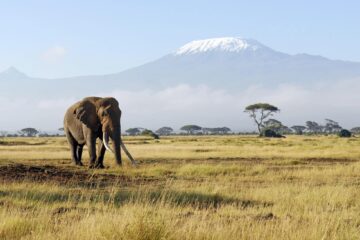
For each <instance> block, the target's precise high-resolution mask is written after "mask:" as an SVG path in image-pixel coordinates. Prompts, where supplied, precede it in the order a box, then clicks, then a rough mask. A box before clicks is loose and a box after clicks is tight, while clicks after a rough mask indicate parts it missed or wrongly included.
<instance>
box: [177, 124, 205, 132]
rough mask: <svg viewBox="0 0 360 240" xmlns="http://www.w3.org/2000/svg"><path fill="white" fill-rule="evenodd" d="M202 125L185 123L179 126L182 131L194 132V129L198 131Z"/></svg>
mask: <svg viewBox="0 0 360 240" xmlns="http://www.w3.org/2000/svg"><path fill="white" fill-rule="evenodd" d="M201 129H202V127H200V126H197V125H185V126H182V127H181V128H180V130H182V131H186V132H187V134H194V133H195V132H196V131H200V130H201Z"/></svg>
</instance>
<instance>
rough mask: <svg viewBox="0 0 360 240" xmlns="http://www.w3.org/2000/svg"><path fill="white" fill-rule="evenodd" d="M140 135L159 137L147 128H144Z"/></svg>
mask: <svg viewBox="0 0 360 240" xmlns="http://www.w3.org/2000/svg"><path fill="white" fill-rule="evenodd" d="M140 135H143V136H150V137H153V138H154V139H159V138H160V137H159V135H157V134H156V133H154V132H153V131H151V130H149V129H145V130H143V131H142V132H141V133H140Z"/></svg>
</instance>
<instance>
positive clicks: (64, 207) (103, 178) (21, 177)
mask: <svg viewBox="0 0 360 240" xmlns="http://www.w3.org/2000/svg"><path fill="white" fill-rule="evenodd" d="M125 143H126V144H127V146H128V149H129V150H130V151H131V152H132V154H133V156H134V157H135V158H136V159H137V160H138V161H139V163H140V164H139V167H138V168H133V167H132V166H131V165H129V164H128V161H127V159H124V160H123V161H124V163H125V164H124V166H123V167H122V168H119V167H116V166H115V165H114V162H115V161H114V158H113V156H111V155H109V153H107V155H106V157H105V165H106V166H107V167H108V168H107V169H104V170H90V169H87V168H86V167H82V168H81V167H76V166H73V165H72V164H71V161H70V159H69V150H68V146H67V143H66V141H65V138H6V139H0V239H69V240H70V239H182V240H183V239H359V237H360V188H359V185H360V162H359V160H360V138H349V139H341V138H338V137H335V136H322V137H309V136H289V137H287V138H286V139H261V138H257V137H254V136H226V137H205V136H203V137H194V136H193V137H191V136H189V137H164V138H162V139H160V140H152V139H147V138H140V137H131V138H129V137H128V138H125ZM83 156H84V157H85V159H84V163H85V164H87V163H88V154H87V153H86V152H85V153H84V155H83Z"/></svg>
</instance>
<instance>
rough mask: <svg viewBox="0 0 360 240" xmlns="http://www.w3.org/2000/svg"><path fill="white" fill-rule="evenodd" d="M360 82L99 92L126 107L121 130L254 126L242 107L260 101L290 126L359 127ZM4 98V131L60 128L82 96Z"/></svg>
mask: <svg viewBox="0 0 360 240" xmlns="http://www.w3.org/2000/svg"><path fill="white" fill-rule="evenodd" d="M359 90H360V82H358V81H357V80H353V81H342V82H338V83H335V84H332V85H325V84H317V85H316V86H312V87H311V88H304V87H301V86H298V85H279V86H276V87H274V88H273V89H269V88H266V87H264V86H261V85H258V86H251V87H249V88H247V89H243V90H239V91H238V92H235V91H231V92H229V91H226V90H224V89H214V88H210V87H207V86H190V85H178V86H175V87H169V88H166V89H163V90H158V91H154V90H140V91H123V90H114V91H112V92H103V93H101V92H100V93H98V96H114V97H115V98H117V99H118V101H119V103H120V107H121V108H122V111H123V117H122V123H123V129H126V128H129V127H146V128H150V129H157V128H159V127H162V126H171V127H173V128H175V129H178V128H179V127H181V126H182V125H185V124H198V125H200V126H204V127H217V126H228V127H230V128H231V129H233V130H236V131H239V130H255V126H254V125H253V123H252V121H251V120H250V119H249V117H248V116H247V115H246V114H245V113H244V112H243V111H244V108H245V107H246V106H247V105H249V104H252V103H256V102H268V103H271V104H274V105H276V106H278V107H279V108H280V109H281V112H280V113H279V114H276V115H275V118H277V119H279V120H280V121H282V122H283V123H284V124H286V125H289V126H291V125H295V124H304V122H305V121H307V120H314V121H318V122H322V121H323V119H325V118H331V119H334V120H336V121H339V122H340V124H341V125H342V126H344V127H347V128H349V127H354V126H360V111H359V110H358V108H359V107H360V94H359ZM79 99H80V97H79V96H74V97H73V98H72V99H57V98H54V99H42V100H32V99H31V98H26V97H24V98H22V99H19V98H14V99H11V98H1V97H0V108H1V109H2V111H3V113H4V115H3V117H2V118H1V119H0V130H17V129H21V128H23V127H36V128H38V129H41V130H54V129H57V128H59V127H61V126H62V119H63V115H64V112H65V111H66V109H67V107H68V106H70V105H71V104H72V103H74V102H75V101H77V100H79Z"/></svg>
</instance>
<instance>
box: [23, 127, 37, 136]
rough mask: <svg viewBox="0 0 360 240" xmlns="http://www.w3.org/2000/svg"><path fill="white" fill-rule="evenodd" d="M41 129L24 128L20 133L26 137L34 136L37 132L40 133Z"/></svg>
mask: <svg viewBox="0 0 360 240" xmlns="http://www.w3.org/2000/svg"><path fill="white" fill-rule="evenodd" d="M38 133H39V131H38V130H36V129H35V128H30V127H29V128H23V129H21V130H20V135H22V136H25V137H34V136H35V135H36V134H38Z"/></svg>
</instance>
